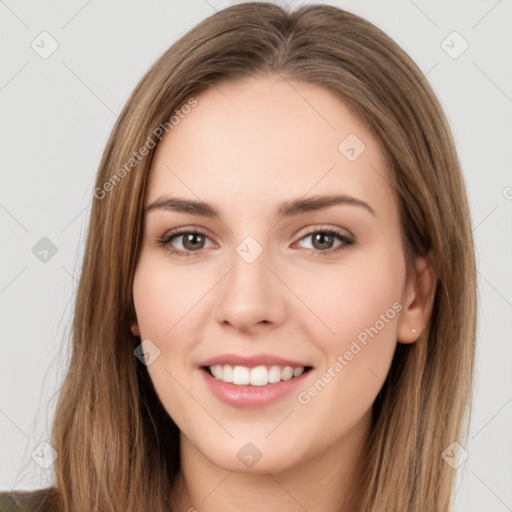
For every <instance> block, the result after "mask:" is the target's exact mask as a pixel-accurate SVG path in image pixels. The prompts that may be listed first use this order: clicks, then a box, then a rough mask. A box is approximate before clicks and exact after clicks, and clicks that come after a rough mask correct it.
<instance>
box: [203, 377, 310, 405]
mask: <svg viewBox="0 0 512 512" xmlns="http://www.w3.org/2000/svg"><path fill="white" fill-rule="evenodd" d="M200 372H201V373H202V374H203V378H204V379H205V382H206V384H207V386H208V387H209V389H210V391H211V392H212V393H213V394H214V396H216V397H217V398H218V399H219V400H220V401H221V402H224V403H225V404H228V405H231V406H232V407H239V408H241V409H249V408H256V407H265V406H267V405H270V404H272V403H274V402H277V401H278V400H279V399H280V398H284V397H285V396H287V395H289V394H291V393H292V392H293V391H294V390H296V388H297V387H298V386H300V385H301V383H303V382H304V379H305V378H306V377H307V376H308V375H309V374H310V373H311V370H309V371H307V372H303V373H302V374H301V375H299V376H298V377H293V378H291V379H288V380H282V381H280V382H275V383H273V384H267V385H265V386H248V385H243V386H238V385H237V384H232V383H229V382H224V381H222V380H218V379H216V378H215V377H213V376H212V375H210V373H209V372H208V371H207V370H204V369H202V368H201V369H200Z"/></svg>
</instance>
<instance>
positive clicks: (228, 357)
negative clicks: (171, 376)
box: [199, 354, 311, 368]
mask: <svg viewBox="0 0 512 512" xmlns="http://www.w3.org/2000/svg"><path fill="white" fill-rule="evenodd" d="M217 364H229V365H231V366H247V367H248V368H254V367H255V366H292V367H293V368H299V367H301V366H304V367H306V366H311V365H308V364H307V363H303V362H300V361H295V360H293V359H287V358H284V357H278V356H274V355H272V354H254V355H251V356H248V355H239V354H222V355H218V356H215V357H211V358H209V359H206V360H205V361H203V362H201V363H199V366H200V367H202V366H215V365H217Z"/></svg>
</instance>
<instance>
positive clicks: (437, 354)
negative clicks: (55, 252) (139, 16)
mask: <svg viewBox="0 0 512 512" xmlns="http://www.w3.org/2000/svg"><path fill="white" fill-rule="evenodd" d="M264 74H276V75H278V76H281V77H283V78H285V79H287V80H295V81H301V82H305V83H313V84H316V85H320V86H323V87H325V88H327V89H328V90H330V91H331V92H332V93H333V94H335V95H337V96H338V97H339V98H340V99H341V100H342V101H344V102H346V103H347V104H348V105H349V106H350V107H352V108H353V109H354V111H355V112H356V113H357V114H358V115H359V116H360V117H361V119H363V120H364V121H365V122H366V123H367V125H368V126H369V128H370V129H371V130H372V132H373V133H374V134H375V135H376V137H377V138H378V139H379V140H380V142H381V143H382V147H383V150H384V151H385V154H386V156H387V159H388V163H389V168H390V171H391V174H392V177H393V185H394V187H395V188H396V191H397V193H398V197H399V207H400V212H401V223H402V232H403V240H404V253H405V256H406V260H407V263H408V266H407V269H408V272H409V271H411V268H412V262H413V259H414V257H416V256H427V255H430V256H431V257H432V262H434V263H433V265H432V272H433V273H434V275H435V281H436V287H435V295H434V296H433V302H432V308H431V314H430V321H429V324H428V325H427V326H426V327H425V329H424V331H423V332H422V335H421V336H420V338H419V339H418V340H417V342H416V343H412V344H407V345H405V344H398V345H397V349H396V352H395V355H394V359H393V362H392V365H391V368H390V372H389V374H388V376H387V378H386V380H385V382H384V384H383V387H382V389H381V392H380V393H379V395H378V397H377V399H376V401H375V403H374V406H373V422H372V429H371V433H370V436H369V438H368V442H367V450H366V454H365V458H364V460H362V461H361V465H360V466H359V467H358V472H357V473H356V474H355V478H354V483H357V484H358V485H359V486H361V487H362V488H363V490H364V491H363V502H364V503H363V504H362V508H361V510H364V511H366V512H370V511H372V512H376V511H384V510H385V511H387V512H391V511H399V510H400V511H404V512H405V511H407V512H447V511H448V510H449V509H450V503H451V499H452V488H453V483H454V470H453V468H452V467H450V465H449V464H447V463H446V462H445V461H444V459H443V457H442V452H443V450H444V449H445V448H446V447H447V446H448V445H449V444H450V443H452V442H453V441H457V442H459V443H460V444H463V443H464V439H465V438H466V436H467V428H468V427H469V425H467V424H466V423H465V421H466V420H468V423H469V412H470V401H469V400H470V394H471V387H472V379H473V364H474V351H475V338H476V269H475V258H474V247H473V239H472V229H471V221H470V212H469V208H468V203H467V197H466V190H465V184H464V179H463V175H462V172H461V168H460V164H459V161H458V158H457V154H456V150H455V146H454V142H453V139H452V134H451V131H450V128H449V126H448V124H447V121H446V119H445V116H444V114H443V111H442V109H441V107H440V105H439V102H438V100H437V99H436V97H435V95H434V93H433V92H432V89H431V88H430V86H429V84H428V83H427V80H426V79H425V77H424V76H423V74H422V73H421V71H420V70H419V68H418V67H417V66H416V65H415V63H414V62H413V61H412V60H411V58H410V57H409V56H408V55H407V54H406V53H405V52H404V51H403V50H402V49H401V48H400V47H399V46H398V45H397V44H396V43H395V42H394V41H393V40H392V39H390V38H389V37H388V36H387V35H386V34H384V33H383V32H382V31H381V30H379V29H378V28H377V27H375V26H374V25H373V24H371V23H370V22H368V21H366V20H364V19H362V18H361V17H359V16H356V15H354V14H351V13H349V12H346V11H344V10H341V9H338V8H335V7H332V6H327V5H312V6H302V7H299V8H297V9H296V10H294V11H288V10H285V9H283V8H281V7H280V6H277V5H275V4H271V3H263V2H249V3H241V4H238V5H234V6H231V7H229V8H226V9H224V10H222V11H219V12H217V13H215V14H214V15H212V16H210V17H209V18H207V19H205V20H204V21H202V22H201V23H199V24H198V25H197V26H196V27H195V28H193V29H192V30H191V31H190V32H188V33H187V34H185V35H184V36H183V37H182V38H181V39H179V40H178V41H177V42H176V43H175V44H173V45H172V46H171V47H170V48H169V49H168V50H167V51H166V52H165V53H164V54H163V55H162V56H161V57H160V58H159V59H158V60H157V62H155V64H154V65H153V66H152V67H151V68H150V69H149V71H148V72H147V73H146V74H145V76H144V77H143V78H142V79H141V81H140V82H139V84H138V85H137V86H136V88H135V90H134V91H133V93H132V95H131V96H130V98H129V100H128V101H127V103H126V105H125V107H124V109H123V111H122V113H121V115H120V116H119V118H118V120H117V122H116V124H115V126H114V128H113V130H112V133H111V135H110V138H109V140H108V143H107V145H106V148H105V151H104V154H103V157H102V161H101V164H100V167H99V170H98V174H97V179H96V185H95V192H94V198H93V203H92V210H91V218H90V224H89V229H88V233H87V242H86V247H85V253H84V260H83V265H82V270H81V277H80V281H79V287H78V292H77V299H76V306H75V312H74V321H73V328H72V356H71V360H70V366H69V371H68V373H67V376H66V378H65V380H64V382H63V385H62V387H61V390H60V395H59V401H58V404H57V408H56V413H55V420H54V424H53V430H52V439H51V443H52V445H53V446H54V447H55V449H56V450H57V452H58V455H59V456H58V459H57V460H56V461H55V463H54V469H55V476H56V481H55V487H56V490H57V494H56V496H58V501H59V502H60V504H61V507H60V508H61V509H62V510H65V511H69V512H71V511H72V512H81V511H87V512H90V511H92V510H98V511H101V512H107V511H123V512H135V511H137V512H139V511H140V510H148V509H149V510H152V511H156V512H159V511H162V512H163V511H168V510H169V504H170V503H171V498H172V496H173V486H174V484H175V482H176V476H177V473H178V471H179V467H180V460H179V458H180V446H179V430H178V428H177V427H176V425H175V424H174V422H173V420H172V419H171V418H170V417H169V415H168V414H167V412H166V411H165V410H164V409H163V406H162V404H161V403H160V401H159V399H158V397H157V395H156V393H155V390H154V388H153V386H152V382H151V380H150V379H149V376H148V372H147V368H146V367H145V366H144V364H142V363H141V361H139V359H138V358H137V357H135V356H134V349H135V348H136V347H137V346H138V345H139V344H140V342H141V340H140V339H139V338H137V337H134V336H133V335H132V333H131V331H130V325H131V323H132V321H133V320H134V318H135V312H134V307H133V300H132V283H133V275H134V270H135V266H136V264H137V260H138V255H139V252H140V247H141V239H142V233H143V220H144V219H143V204H144V196H145V191H146V184H147V179H148V172H149V169H150V166H151V161H152V158H153V154H154V151H155V149H154V147H152V148H151V149H149V150H148V151H147V154H145V155H144V156H143V157H142V158H140V159H139V158H138V157H137V158H136V161H135V160H130V159H133V158H135V157H134V155H139V156H140V149H141V148H142V147H144V146H146V147H148V146H149V144H148V140H149V139H152V140H154V139H155V133H157V130H158V127H159V126H169V119H171V118H172V116H173V115H176V114H175V112H176V111H177V110H179V109H180V107H182V106H183V105H186V104H187V102H190V100H191V98H194V95H198V94H199V92H201V91H202V90H204V89H205V88H207V87H209V86H211V85H212V84H216V83H218V82H219V81H221V80H236V79H240V78H246V77H253V76H262V75H264ZM166 123H167V125H166ZM134 162H135V163H134ZM120 169H124V172H122V171H120ZM106 184H110V185H106ZM464 427H466V428H464Z"/></svg>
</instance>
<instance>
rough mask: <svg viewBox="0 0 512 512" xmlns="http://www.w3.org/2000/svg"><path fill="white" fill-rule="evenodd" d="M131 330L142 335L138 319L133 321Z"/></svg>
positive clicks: (137, 334)
mask: <svg viewBox="0 0 512 512" xmlns="http://www.w3.org/2000/svg"><path fill="white" fill-rule="evenodd" d="M131 331H132V334H133V335H134V336H140V330H139V325H138V324H137V322H136V321H135V322H133V323H132V326H131Z"/></svg>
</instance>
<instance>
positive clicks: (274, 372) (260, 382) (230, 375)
mask: <svg viewBox="0 0 512 512" xmlns="http://www.w3.org/2000/svg"><path fill="white" fill-rule="evenodd" d="M201 369H202V370H203V371H205V372H206V373H207V374H208V375H210V376H211V377H213V378H215V379H216V380H218V381H221V382H225V383H227V384H232V385H235V386H251V387H252V386H254V387H263V386H273V385H275V384H279V383H280V382H283V381H288V380H293V379H297V378H298V377H300V376H301V375H303V374H305V373H308V372H309V371H311V370H312V366H296V367H293V366H278V365H272V366H270V365H260V366H254V367H252V368H250V367H248V366H241V365H230V364H215V365H212V366H202V367H201Z"/></svg>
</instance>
